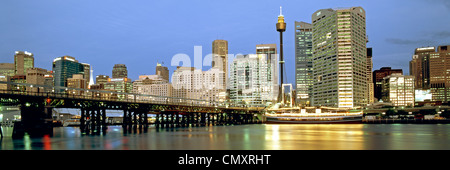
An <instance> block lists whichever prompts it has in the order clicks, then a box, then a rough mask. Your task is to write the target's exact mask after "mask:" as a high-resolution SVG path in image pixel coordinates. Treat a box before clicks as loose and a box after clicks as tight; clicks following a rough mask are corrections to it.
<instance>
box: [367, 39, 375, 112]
mask: <svg viewBox="0 0 450 170" xmlns="http://www.w3.org/2000/svg"><path fill="white" fill-rule="evenodd" d="M372 68H373V63H372V48H367V75H366V77H367V97H368V99H369V101H368V102H369V103H374V102H375V98H374V95H375V94H374V85H375V84H374V83H373V76H372Z"/></svg>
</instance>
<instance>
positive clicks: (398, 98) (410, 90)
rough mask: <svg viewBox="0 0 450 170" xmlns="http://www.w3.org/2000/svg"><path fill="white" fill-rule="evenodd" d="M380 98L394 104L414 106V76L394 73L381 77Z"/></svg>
mask: <svg viewBox="0 0 450 170" xmlns="http://www.w3.org/2000/svg"><path fill="white" fill-rule="evenodd" d="M382 82H383V83H382V86H383V88H382V100H383V101H384V102H391V103H392V104H393V105H394V106H414V76H404V75H401V74H399V73H394V74H391V75H389V76H386V77H384V78H383V81H382Z"/></svg>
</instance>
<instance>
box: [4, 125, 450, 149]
mask: <svg viewBox="0 0 450 170" xmlns="http://www.w3.org/2000/svg"><path fill="white" fill-rule="evenodd" d="M11 131H12V128H6V127H3V132H4V135H6V136H5V137H4V138H3V139H2V140H1V143H0V149H1V150H449V149H450V125H449V124H445V125H444V124H437V125H436V124H432V125H429V124H330V125H322V124H318V125H272V124H270V125H264V124H258V125H239V126H215V127H194V128H177V129H172V130H166V129H164V130H159V131H156V129H154V128H153V127H150V129H149V130H148V132H147V133H141V132H136V133H123V132H122V127H121V126H109V128H108V132H107V134H106V135H81V133H80V129H79V128H78V127H57V128H54V135H53V137H42V138H30V137H25V138H23V139H16V140H13V139H11V136H10V135H11Z"/></svg>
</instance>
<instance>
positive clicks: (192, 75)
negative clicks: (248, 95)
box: [172, 67, 226, 101]
mask: <svg viewBox="0 0 450 170" xmlns="http://www.w3.org/2000/svg"><path fill="white" fill-rule="evenodd" d="M224 79H225V73H224V72H223V71H222V70H220V69H219V68H214V67H213V68H211V69H210V70H208V71H202V70H200V69H195V68H194V67H177V69H176V70H175V71H174V73H173V74H172V86H173V92H172V96H173V97H180V98H190V99H200V100H208V101H224V100H225V95H224V94H225V93H226V89H224V87H225V85H224V84H223V83H224V81H223V80H224Z"/></svg>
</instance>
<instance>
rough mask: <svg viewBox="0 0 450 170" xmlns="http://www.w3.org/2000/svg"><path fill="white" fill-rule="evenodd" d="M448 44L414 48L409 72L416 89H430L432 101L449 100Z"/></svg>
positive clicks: (449, 68)
mask: <svg viewBox="0 0 450 170" xmlns="http://www.w3.org/2000/svg"><path fill="white" fill-rule="evenodd" d="M449 48H450V45H444V46H438V47H437V49H436V48H435V47H424V48H416V50H415V52H414V55H413V59H412V61H411V62H410V74H411V75H412V76H414V77H415V78H416V80H415V85H416V86H417V87H416V89H420V90H430V91H431V96H432V101H442V102H449V101H450V72H449V71H448V70H450V51H449Z"/></svg>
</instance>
